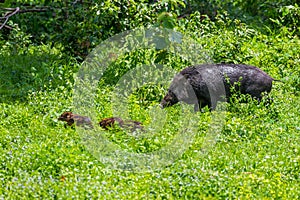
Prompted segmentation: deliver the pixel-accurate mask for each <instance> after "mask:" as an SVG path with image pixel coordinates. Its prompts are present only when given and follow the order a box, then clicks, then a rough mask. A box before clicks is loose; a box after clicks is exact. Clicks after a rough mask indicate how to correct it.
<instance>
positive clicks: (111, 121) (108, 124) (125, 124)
mask: <svg viewBox="0 0 300 200" xmlns="http://www.w3.org/2000/svg"><path fill="white" fill-rule="evenodd" d="M115 124H118V125H119V126H120V127H121V128H124V129H128V130H130V131H131V132H133V131H135V130H139V129H140V130H143V128H144V127H143V125H142V123H141V122H138V121H134V120H123V119H121V118H120V117H110V118H104V119H102V120H101V121H100V122H99V125H100V126H101V127H102V128H104V129H105V130H109V129H110V128H113V127H114V126H115Z"/></svg>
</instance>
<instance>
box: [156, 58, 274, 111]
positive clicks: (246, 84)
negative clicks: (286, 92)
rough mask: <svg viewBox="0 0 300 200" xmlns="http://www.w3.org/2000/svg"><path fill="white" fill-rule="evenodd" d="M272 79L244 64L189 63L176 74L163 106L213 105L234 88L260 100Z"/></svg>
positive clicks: (268, 90)
mask: <svg viewBox="0 0 300 200" xmlns="http://www.w3.org/2000/svg"><path fill="white" fill-rule="evenodd" d="M273 81H274V79H273V78H272V77H270V76H269V75H268V74H267V73H265V72H264V71H262V70H261V69H259V68H257V67H254V66H250V65H243V64H203V65H195V66H190V67H187V68H185V69H183V70H182V71H181V72H180V73H179V74H177V75H176V76H175V77H174V79H173V81H172V83H171V85H170V87H169V89H168V92H167V94H166V95H165V97H164V98H163V100H162V101H161V103H160V105H161V107H162V108H165V107H167V106H172V105H174V104H176V103H178V102H179V101H183V102H185V103H188V104H194V109H195V111H198V110H199V109H201V108H203V107H205V106H208V107H209V108H210V109H215V108H216V105H217V102H218V101H222V100H223V101H224V100H228V98H229V97H231V95H232V90H231V88H232V86H234V88H235V90H234V91H239V92H240V93H241V94H249V95H251V97H253V98H255V99H257V100H258V101H260V100H261V98H262V94H263V93H264V92H266V93H269V92H270V91H271V88H272V82H273Z"/></svg>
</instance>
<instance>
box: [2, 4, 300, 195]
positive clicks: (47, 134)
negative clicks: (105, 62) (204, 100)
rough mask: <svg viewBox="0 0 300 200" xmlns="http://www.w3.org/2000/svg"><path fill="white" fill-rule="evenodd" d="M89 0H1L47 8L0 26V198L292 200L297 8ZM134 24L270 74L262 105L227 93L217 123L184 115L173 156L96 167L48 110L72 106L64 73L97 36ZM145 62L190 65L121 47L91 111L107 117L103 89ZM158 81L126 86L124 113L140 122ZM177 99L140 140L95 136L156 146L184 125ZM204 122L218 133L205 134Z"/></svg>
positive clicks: (299, 76)
mask: <svg viewBox="0 0 300 200" xmlns="http://www.w3.org/2000/svg"><path fill="white" fill-rule="evenodd" d="M66 2H67V1H66ZM90 2H91V3H87V2H85V1H78V2H77V1H74V2H69V3H61V4H62V5H60V3H55V2H54V3H50V2H48V1H40V2H39V3H35V2H34V1H16V2H15V3H9V2H6V3H4V4H3V5H4V7H6V8H9V7H16V6H19V7H20V8H21V9H29V8H30V9H31V8H36V7H46V8H47V9H48V8H51V9H49V10H48V11H47V12H41V13H39V12H37V13H30V12H27V13H23V14H21V13H20V14H18V15H15V16H13V17H11V18H9V20H8V22H7V24H6V25H7V26H9V27H11V28H12V29H10V28H7V27H6V28H5V27H4V28H2V29H1V30H0V47H1V51H0V69H1V73H0V134H1V136H0V160H1V162H0V198H1V199H22V198H24V199H33V198H41V199H49V198H55V199H69V198H70V199H71V198H72V199H141V198H146V199H236V198H239V199H250V198H251V199H261V198H266V199H298V198H299V197H300V181H299V180H300V179H299V176H300V145H299V144H300V113H299V110H300V103H299V102H300V96H299V95H300V53H299V47H300V39H299V34H300V29H299V27H300V21H299V19H300V8H299V5H297V4H296V1H278V2H276V3H274V2H272V1H259V0H256V1H238V0H236V1H231V2H229V1H200V2H198V1H188V3H186V2H185V1H180V0H168V1H158V2H149V1H131V0H129V1H121V0H118V1H115V2H114V3H112V2H110V1H103V2H102V3H97V2H95V1H90ZM245 2H247V3H245ZM3 13H4V12H2V14H3ZM83 22H85V23H83ZM1 23H2V22H1ZM0 25H1V24H0ZM137 27H146V28H147V27H160V28H167V29H170V30H172V31H176V32H178V33H181V34H183V35H185V36H188V37H190V38H192V40H193V41H195V43H196V44H197V45H199V46H201V49H202V50H203V52H205V55H206V59H205V60H203V61H202V62H210V63H221V62H224V63H244V64H249V65H254V66H257V67H259V68H260V69H262V70H264V71H265V72H267V73H268V74H270V75H271V76H272V77H273V78H275V79H277V80H280V81H276V82H274V85H273V89H272V91H271V93H270V94H269V97H270V98H271V99H272V102H271V103H270V102H265V103H261V104H258V103H257V102H255V100H251V99H249V102H248V103H239V98H238V97H236V98H233V99H232V101H231V102H230V103H228V104H226V106H227V109H226V111H224V112H222V116H223V117H222V122H221V127H220V126H217V125H218V124H217V123H218V121H216V120H214V117H213V116H214V112H209V111H208V109H206V110H205V109H204V111H203V112H199V113H192V114H191V117H193V118H191V119H190V121H192V125H193V127H192V130H193V140H192V142H190V143H189V144H188V146H187V149H185V151H184V152H183V154H182V155H180V156H178V157H176V159H175V160H174V162H171V163H168V164H166V165H165V166H163V167H161V168H159V169H157V170H149V171H147V170H144V171H130V170H128V169H120V168H114V167H108V166H107V165H105V164H104V163H103V162H101V159H97V158H96V157H94V156H93V154H92V153H91V151H89V149H88V148H87V147H86V146H85V145H84V140H83V138H82V137H81V135H80V133H79V131H78V130H77V131H76V129H77V128H74V127H64V124H63V123H62V122H60V121H58V120H57V118H58V116H59V115H60V114H61V113H62V112H64V111H69V110H71V111H72V110H76V108H75V107H74V103H73V96H74V84H75V83H74V79H75V78H74V77H76V76H77V72H78V71H79V70H80V69H81V67H82V64H83V63H84V60H85V59H86V58H87V55H88V54H89V53H90V52H92V50H93V49H94V48H95V47H97V45H99V44H101V42H103V41H105V40H106V39H108V38H110V37H112V36H114V35H115V34H118V33H121V32H123V31H126V30H132V29H134V28H137ZM112 56H113V55H112ZM154 63H156V64H160V65H163V66H167V67H170V68H171V69H174V70H175V71H180V70H181V69H183V68H185V67H186V66H188V65H190V64H191V62H190V60H188V59H186V57H184V56H182V57H180V56H177V55H174V54H172V53H170V52H166V51H164V50H158V49H155V48H151V47H149V48H146V49H135V50H133V51H131V52H127V53H124V54H123V55H122V56H120V57H118V58H116V59H115V60H114V61H113V62H112V63H111V64H110V65H109V66H108V68H107V71H106V72H105V73H104V75H103V77H102V79H101V80H99V84H98V89H97V90H96V91H95V97H96V98H95V102H94V105H95V107H94V110H95V111H96V113H97V114H96V116H95V119H96V120H100V119H102V118H105V117H111V116H112V115H113V111H112V110H113V106H114V105H113V103H112V99H113V98H114V96H113V95H114V91H115V88H116V87H118V81H119V80H120V79H121V78H122V76H123V75H124V74H126V73H127V72H128V71H130V70H132V69H134V68H136V67H138V66H142V65H151V64H154ZM199 64H200V63H199ZM168 81H171V79H170V80H168ZM166 90H167V85H159V84H155V83H153V84H147V85H144V86H141V87H139V88H138V89H136V90H135V91H133V92H132V93H131V94H129V95H128V103H127V105H128V110H129V111H128V113H129V114H128V115H129V117H130V118H132V119H134V120H138V121H141V122H143V124H145V126H151V123H152V122H153V119H154V116H155V113H154V114H153V113H152V114H151V113H150V114H149V112H148V111H149V110H151V109H152V108H153V107H155V106H156V105H158V103H159V102H160V100H161V99H162V98H163V96H164V94H165V92H166ZM244 98H247V97H244ZM182 106H186V105H180V104H179V105H176V106H173V107H170V108H166V109H165V112H166V113H167V114H166V115H165V118H164V119H158V121H159V122H161V121H163V123H162V124H160V123H158V122H157V123H158V125H159V126H163V128H162V129H160V131H159V132H157V133H154V134H153V135H151V136H149V137H135V136H133V135H128V134H127V133H126V131H123V130H120V129H114V130H109V131H104V132H103V134H104V136H105V138H107V139H108V140H109V141H111V142H112V143H114V144H116V145H118V146H119V147H120V148H121V149H122V150H124V151H128V152H134V153H138V154H145V153H149V152H153V151H157V150H159V149H161V148H163V147H164V146H166V145H168V144H170V143H171V142H172V139H174V138H176V133H177V132H178V130H180V128H182V127H183V126H185V124H184V123H182V118H184V117H186V116H190V114H186V115H185V114H180V113H181V112H182ZM82 114H83V115H85V113H82ZM215 127H217V129H218V130H215ZM153 128H154V129H155V128H157V127H153ZM159 128H161V127H159ZM155 130H156V129H155ZM210 131H216V132H218V134H217V135H216V137H212V138H209V139H207V135H208V133H209V132H210ZM212 141H213V142H212ZM124 159H125V158H124Z"/></svg>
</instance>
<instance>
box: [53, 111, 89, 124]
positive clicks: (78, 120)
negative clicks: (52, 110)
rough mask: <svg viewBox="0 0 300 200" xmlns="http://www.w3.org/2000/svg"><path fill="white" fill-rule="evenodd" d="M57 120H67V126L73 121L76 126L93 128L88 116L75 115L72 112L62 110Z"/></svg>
mask: <svg viewBox="0 0 300 200" xmlns="http://www.w3.org/2000/svg"><path fill="white" fill-rule="evenodd" d="M58 120H60V121H65V122H67V124H68V125H69V126H72V125H73V124H74V123H75V125H76V126H81V127H85V128H93V125H92V121H91V119H90V118H89V117H87V116H81V115H77V114H74V113H72V112H64V113H63V114H61V115H60V116H59V118H58Z"/></svg>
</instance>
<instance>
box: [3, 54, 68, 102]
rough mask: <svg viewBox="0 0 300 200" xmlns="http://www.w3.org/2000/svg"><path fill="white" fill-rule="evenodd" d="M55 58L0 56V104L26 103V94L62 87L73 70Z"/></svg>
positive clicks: (51, 56)
mask: <svg viewBox="0 0 300 200" xmlns="http://www.w3.org/2000/svg"><path fill="white" fill-rule="evenodd" d="M59 57H60V56H57V55H55V54H46V53H40V52H38V53H37V54H31V55H7V56H0V71H1V73H0V102H3V103H8V102H12V101H13V102H14V101H22V102H24V101H26V100H27V96H28V94H29V93H30V92H34V91H40V90H43V89H45V88H46V87H48V88H49V86H50V88H51V87H52V88H53V87H59V86H64V85H66V84H67V83H68V82H70V81H72V80H73V71H74V67H72V66H70V65H68V64H67V63H66V61H65V60H62V59H60V58H59Z"/></svg>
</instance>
